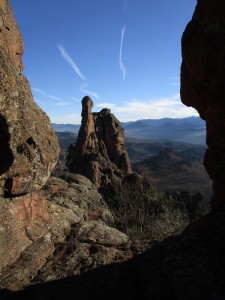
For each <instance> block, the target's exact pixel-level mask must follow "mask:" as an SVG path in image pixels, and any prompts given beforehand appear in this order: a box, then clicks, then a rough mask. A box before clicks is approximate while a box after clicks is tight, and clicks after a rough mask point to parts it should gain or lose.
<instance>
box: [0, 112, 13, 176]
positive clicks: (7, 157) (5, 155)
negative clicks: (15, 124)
mask: <svg viewBox="0 0 225 300" xmlns="http://www.w3.org/2000/svg"><path fill="white" fill-rule="evenodd" d="M0 141H1V142H0V161H1V164H0V175H2V174H4V173H6V172H7V171H8V169H9V168H10V166H11V165H12V163H13V153H12V150H11V149H10V146H9V141H10V133H9V126H8V124H7V121H6V119H5V117H4V116H2V115H0Z"/></svg>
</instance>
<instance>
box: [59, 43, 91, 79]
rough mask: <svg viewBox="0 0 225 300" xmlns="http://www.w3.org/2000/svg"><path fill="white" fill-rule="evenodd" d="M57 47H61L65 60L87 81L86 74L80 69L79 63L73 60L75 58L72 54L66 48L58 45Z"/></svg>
mask: <svg viewBox="0 0 225 300" xmlns="http://www.w3.org/2000/svg"><path fill="white" fill-rule="evenodd" d="M57 48H58V49H59V51H60V53H61V55H62V57H63V59H65V61H66V62H67V63H68V64H69V65H70V66H71V67H72V68H73V70H74V71H75V73H76V74H77V75H78V76H79V77H80V78H81V79H83V80H84V81H86V78H85V77H84V75H83V74H82V73H81V71H80V69H79V68H78V66H77V64H76V63H75V62H74V61H73V59H72V58H71V57H70V55H69V54H68V53H67V52H66V50H65V49H64V48H63V47H62V46H60V45H58V46H57Z"/></svg>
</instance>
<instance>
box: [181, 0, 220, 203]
mask: <svg viewBox="0 0 225 300" xmlns="http://www.w3.org/2000/svg"><path fill="white" fill-rule="evenodd" d="M224 16H225V3H224V1H222V0H216V1H214V0H208V1H204V0H201V1H198V5H197V7H196V10H195V12H194V15H193V17H192V20H191V21H190V23H189V24H188V25H187V27H186V29H185V32H184V34H183V37H182V55H183V62H182V69H181V71H182V74H181V99H182V101H183V103H185V104H186V105H188V106H193V107H195V108H196V109H197V110H198V112H199V113H200V116H201V117H202V118H203V119H205V120H206V126H207V138H206V140H207V145H208V147H209V148H208V150H207V151H206V154H205V160H204V165H205V167H206V170H207V172H208V174H209V176H210V177H211V179H212V180H213V188H214V192H215V194H214V197H213V199H212V206H213V207H218V206H220V205H221V204H224V199H225V198H224V194H225V175H224V174H225V152H224V149H225V139H224V131H225V120H224V114H225V102H224V98H225V59H224V57H225V56H224V53H225V40H224V27H225V18H224Z"/></svg>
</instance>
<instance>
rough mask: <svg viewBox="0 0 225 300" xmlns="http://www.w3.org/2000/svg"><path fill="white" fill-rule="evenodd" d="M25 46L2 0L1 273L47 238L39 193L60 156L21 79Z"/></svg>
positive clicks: (45, 120)
mask: <svg viewBox="0 0 225 300" xmlns="http://www.w3.org/2000/svg"><path fill="white" fill-rule="evenodd" d="M22 54H23V42H22V38H21V34H20V32H19V29H18V27H17V24H16V22H15V20H14V17H13V14H12V10H11V8H10V5H9V2H8V0H0V139H1V143H0V245H1V246H0V257H1V258H0V273H1V271H2V270H3V269H4V268H6V267H7V266H8V265H9V264H11V263H13V262H14V261H16V260H17V259H18V258H19V257H20V255H21V253H22V252H23V251H24V250H25V249H26V248H27V247H29V246H30V245H31V244H32V243H33V242H35V241H37V240H38V239H39V238H40V237H42V236H43V235H45V234H46V233H47V232H48V223H49V214H48V210H47V200H46V197H45V195H44V194H43V191H40V189H41V188H42V186H43V185H44V184H45V182H46V181H47V179H48V178H49V176H50V173H51V171H52V170H53V168H54V166H55V164H56V162H57V159H58V155H59V145H58V142H57V138H56V135H55V133H54V131H53V129H52V127H51V124H50V120H49V118H48V117H47V116H46V114H45V113H44V112H43V111H42V110H41V109H40V108H39V107H38V106H37V104H36V103H35V102H34V100H33V98H32V94H31V90H30V86H29V83H28V81H27V79H26V78H25V77H24V76H23V74H22V73H21V72H22V70H23V64H22Z"/></svg>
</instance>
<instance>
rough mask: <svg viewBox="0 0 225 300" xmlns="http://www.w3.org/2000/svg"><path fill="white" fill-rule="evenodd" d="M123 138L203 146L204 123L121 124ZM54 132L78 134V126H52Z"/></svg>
mask: <svg viewBox="0 0 225 300" xmlns="http://www.w3.org/2000/svg"><path fill="white" fill-rule="evenodd" d="M121 124H122V126H123V128H124V130H125V136H126V137H128V138H134V139H138V140H147V141H149V140H152V141H164V142H165V141H175V142H187V143H191V144H202V145H204V144H205V136H206V127H205V121H203V120H202V119H201V118H200V117H188V118H182V119H172V118H163V119H144V120H137V121H133V122H121ZM52 126H53V128H54V130H55V131H56V132H66V131H68V132H73V133H78V131H79V128H80V125H74V124H55V123H53V124H52Z"/></svg>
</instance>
